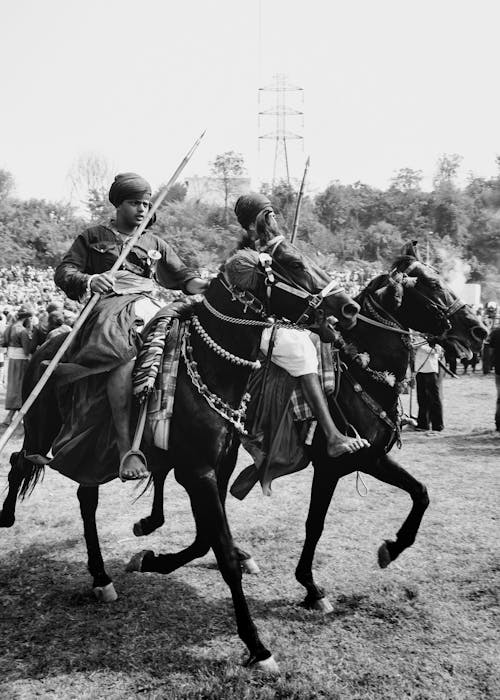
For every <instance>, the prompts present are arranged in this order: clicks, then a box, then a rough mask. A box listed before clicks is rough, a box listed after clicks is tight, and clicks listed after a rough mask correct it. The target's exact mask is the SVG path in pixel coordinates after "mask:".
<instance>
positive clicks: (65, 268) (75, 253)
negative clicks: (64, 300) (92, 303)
mask: <svg viewBox="0 0 500 700" xmlns="http://www.w3.org/2000/svg"><path fill="white" fill-rule="evenodd" d="M88 258H89V248H88V239H87V237H86V236H85V233H82V234H80V235H79V236H78V237H77V239H76V240H75V241H74V242H73V244H72V246H71V248H70V249H69V250H68V252H67V253H66V255H65V256H64V257H63V259H62V261H61V262H60V263H59V265H58V266H57V267H56V270H55V272H54V282H55V283H56V285H57V286H58V287H60V288H61V289H62V290H63V292H64V293H65V294H66V295H67V296H68V297H69V298H70V299H74V300H75V301H78V300H79V299H82V298H83V297H84V296H85V294H86V293H87V291H88V283H89V280H90V277H91V275H90V274H88V273H85V272H84V270H85V269H86V268H87V263H88Z"/></svg>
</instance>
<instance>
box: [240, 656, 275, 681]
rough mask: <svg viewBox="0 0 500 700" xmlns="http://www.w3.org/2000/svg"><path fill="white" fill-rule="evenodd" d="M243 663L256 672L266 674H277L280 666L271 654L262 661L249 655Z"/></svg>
mask: <svg viewBox="0 0 500 700" xmlns="http://www.w3.org/2000/svg"><path fill="white" fill-rule="evenodd" d="M244 665H245V666H246V667H247V668H249V669H250V670H252V671H258V673H262V674H265V675H266V676H279V674H280V667H279V666H278V664H277V663H276V659H275V658H274V656H273V655H272V654H271V656H269V657H268V658H267V659H263V660H262V661H256V660H253V659H252V657H250V659H248V661H247V662H246V663H245V664H244Z"/></svg>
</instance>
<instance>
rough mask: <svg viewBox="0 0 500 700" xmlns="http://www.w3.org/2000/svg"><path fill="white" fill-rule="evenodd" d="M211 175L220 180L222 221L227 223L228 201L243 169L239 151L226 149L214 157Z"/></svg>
mask: <svg viewBox="0 0 500 700" xmlns="http://www.w3.org/2000/svg"><path fill="white" fill-rule="evenodd" d="M210 169H211V172H212V175H215V177H216V178H217V179H218V180H219V181H220V183H221V185H222V188H223V191H224V221H225V222H226V223H227V212H228V201H229V197H230V195H231V194H232V192H233V191H234V185H235V180H236V178H239V177H241V176H242V175H243V173H244V171H245V166H244V160H243V156H242V155H241V153H235V152H234V151H226V152H225V153H220V154H219V155H218V156H216V157H215V160H214V161H213V163H212V164H211V168H210Z"/></svg>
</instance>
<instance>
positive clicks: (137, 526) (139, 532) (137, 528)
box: [132, 520, 145, 537]
mask: <svg viewBox="0 0 500 700" xmlns="http://www.w3.org/2000/svg"><path fill="white" fill-rule="evenodd" d="M132 532H133V533H134V535H135V536H136V537H144V534H145V533H144V530H143V529H142V524H141V521H140V520H139V522H137V523H134V526H133V527H132Z"/></svg>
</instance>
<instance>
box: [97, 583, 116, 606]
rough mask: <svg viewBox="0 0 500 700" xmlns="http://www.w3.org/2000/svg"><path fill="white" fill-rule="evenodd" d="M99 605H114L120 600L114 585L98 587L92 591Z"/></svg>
mask: <svg viewBox="0 0 500 700" xmlns="http://www.w3.org/2000/svg"><path fill="white" fill-rule="evenodd" d="M92 591H93V593H94V595H95V597H96V599H97V600H98V601H99V603H114V602H115V600H117V599H118V593H117V592H116V591H115V587H114V586H113V584H112V583H108V585H107V586H96V587H95V588H93V589H92Z"/></svg>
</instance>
